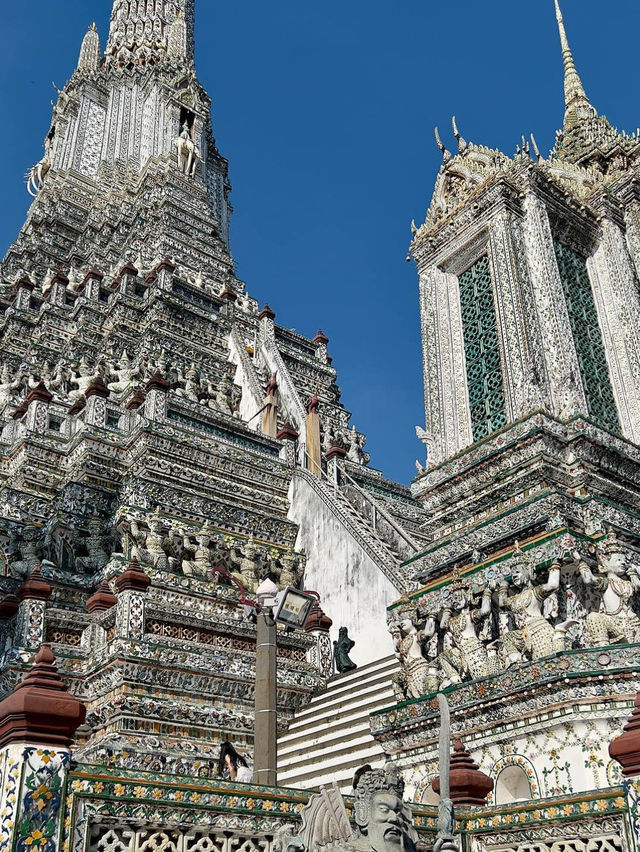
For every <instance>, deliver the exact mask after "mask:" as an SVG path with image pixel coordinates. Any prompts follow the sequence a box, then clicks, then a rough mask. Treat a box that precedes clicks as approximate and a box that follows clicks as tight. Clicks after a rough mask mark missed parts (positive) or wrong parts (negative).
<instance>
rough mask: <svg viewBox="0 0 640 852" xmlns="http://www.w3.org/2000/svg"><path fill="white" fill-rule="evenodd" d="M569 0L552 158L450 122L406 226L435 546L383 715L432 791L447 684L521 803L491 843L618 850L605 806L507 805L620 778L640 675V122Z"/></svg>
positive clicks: (472, 733) (502, 799)
mask: <svg viewBox="0 0 640 852" xmlns="http://www.w3.org/2000/svg"><path fill="white" fill-rule="evenodd" d="M549 10H550V11H551V3H550V0H549ZM555 13H556V18H557V24H558V28H559V33H560V42H561V50H562V60H563V66H564V94H565V115H564V122H563V126H562V130H560V131H559V132H558V134H557V137H556V143H555V146H554V148H553V150H552V151H551V153H550V155H549V157H547V158H544V157H543V156H542V155H541V154H540V152H539V150H538V146H537V144H536V141H535V139H534V138H533V137H532V138H531V140H530V141H527V140H526V139H524V138H522V140H521V142H520V144H519V145H518V146H517V148H516V153H515V155H514V156H508V155H506V154H504V153H502V152H501V151H497V150H493V149H489V148H487V147H484V146H482V145H478V144H474V143H471V142H468V141H467V140H465V139H464V138H463V137H462V135H461V133H460V132H459V130H458V126H457V123H456V121H455V119H454V120H453V135H454V139H455V150H454V151H453V152H451V151H449V150H448V149H447V147H446V146H445V145H444V144H443V142H442V138H441V136H440V134H439V132H438V131H437V130H436V141H437V144H438V147H439V148H440V150H441V152H442V156H443V163H442V167H441V169H440V173H439V175H438V178H437V181H436V187H435V192H434V195H433V199H432V202H431V205H430V207H429V210H428V213H427V216H426V221H425V222H424V224H422V225H421V226H420V227H416V226H415V225H414V226H413V241H412V243H411V254H412V257H413V258H414V259H415V261H416V265H417V269H418V274H419V278H420V310H421V320H422V336H423V364H424V383H425V417H426V430H425V431H424V433H423V432H422V430H418V431H419V434H420V435H421V436H422V437H423V439H424V442H425V445H426V448H427V465H426V469H425V470H424V472H423V473H421V474H420V475H419V476H418V477H417V479H416V480H415V481H414V484H413V494H414V496H415V497H416V499H417V500H418V501H419V502H420V503H421V505H422V506H423V508H424V509H425V511H426V513H427V516H428V517H427V520H426V521H425V523H423V525H422V532H423V533H426V534H427V535H428V536H429V538H430V543H429V546H428V547H427V548H426V549H425V551H424V552H423V553H422V554H421V555H420V556H419V557H417V558H415V559H414V560H413V561H412V563H411V564H412V567H413V571H414V577H415V579H416V580H418V581H420V582H421V583H422V584H423V588H422V589H420V591H418V592H416V593H415V594H412V595H410V596H408V597H405V598H404V599H402V600H400V601H398V602H397V603H396V604H394V605H393V606H392V607H391V608H390V612H389V623H390V629H391V630H392V632H393V634H394V636H395V637H396V647H397V648H398V652H399V654H400V656H401V658H402V659H403V672H402V674H401V677H400V678H399V680H398V682H397V685H396V686H397V696H398V698H399V699H400V700H401V703H400V704H398V705H397V706H395V707H393V708H388V709H387V710H384V711H380V712H379V713H377V714H374V716H373V717H372V728H373V732H374V735H375V737H376V739H377V740H378V742H379V743H380V744H381V745H382V746H383V747H384V749H385V751H386V752H387V753H388V754H393V755H394V756H396V757H398V758H399V760H400V762H401V764H402V765H403V766H404V768H405V778H406V779H407V781H408V783H410V784H411V785H412V788H413V790H414V795H415V798H416V799H422V801H434V800H435V793H434V791H433V788H432V786H431V780H432V777H433V775H434V774H435V771H436V757H437V741H436V733H437V725H438V714H437V708H436V707H435V706H434V702H433V693H435V692H436V691H438V690H448V691H449V702H450V704H451V708H452V720H453V726H454V729H455V731H456V732H457V733H458V734H459V735H460V736H461V737H462V738H463V739H464V744H465V747H466V749H467V751H468V752H469V753H471V755H473V759H474V760H475V761H476V763H477V764H479V765H480V769H481V770H482V771H483V772H484V773H485V775H486V776H490V778H491V779H492V781H493V782H494V785H495V786H494V790H493V791H492V792H491V793H490V802H491V803H493V805H494V806H495V807H498V806H500V807H503V808H504V807H509V806H514V807H515V806H516V805H517V806H518V807H519V808H520V807H521V808H522V811H521V812H517V811H515V810H514V811H513V812H512V816H510V818H509V820H505V819H503V818H502V817H500V816H496V817H495V822H493V823H492V822H491V821H489V822H488V823H487V822H485V823H484V825H494V826H502V829H501V830H500V831H498V829H495V832H494V834H493V835H487V836H486V840H480V839H478V841H477V843H478V846H477V848H479V849H485V848H492V847H494V846H496V847H498V848H505V849H506V848H509V849H511V848H514V849H515V848H529V847H528V846H526V845H524V846H519V845H518V844H519V843H524V841H525V839H526V840H527V841H528V842H529V841H536V842H539V843H540V844H541V845H540V846H539V847H538V846H536V848H547V846H546V845H545V844H547V840H549V839H550V838H552V837H554V836H555V837H556V838H568V837H572V838H575V839H576V842H578V843H583V842H587V841H585V840H583V839H580V838H585V837H589V838H591V840H590V841H589V842H590V843H591V844H592V845H593V848H594V849H595V848H603V849H604V848H608V846H607V844H608V843H609V842H610V841H609V838H610V833H609V832H610V831H611V830H612V829H611V826H612V822H611V821H610V820H604V821H602V822H598V821H594V820H593V819H589V820H587V822H586V824H585V825H583V826H582V827H580V826H579V823H576V824H575V826H574V827H573V829H571V830H570V829H569V828H564V829H562V828H559V827H555V828H553V827H550V826H549V825H546V826H544V827H543V826H542V825H541V826H540V827H539V828H530V829H527V831H528V833H527V834H526V837H525V835H524V834H522V835H517V834H514V832H513V831H511V829H509V828H508V827H507V825H508V824H510V823H515V822H519V821H521V822H523V823H526V822H528V821H529V816H528V815H527V814H528V813H529V812H528V811H526V806H525V804H524V803H533V802H535V801H536V800H538V799H539V800H544V799H548V798H550V797H554V796H560V795H563V794H567V795H568V794H586V793H587V792H588V791H595V790H607V789H609V788H610V787H612V786H614V785H615V784H617V783H618V782H619V780H620V772H621V769H620V765H619V764H618V762H617V761H616V760H614V759H612V756H610V754H609V750H608V749H609V744H610V742H611V741H612V739H614V738H615V737H616V736H617V735H618V734H619V733H620V730H621V728H622V725H623V724H624V721H625V720H626V718H627V717H628V715H629V713H630V710H631V707H632V705H633V701H634V698H635V695H636V693H637V692H638V689H639V688H640V665H639V660H640V655H639V649H640V617H639V616H640V608H639V606H638V591H640V520H639V517H638V513H637V507H638V505H639V502H640V446H639V444H640V283H639V278H638V275H639V272H640V242H639V240H638V236H639V230H638V228H639V225H640V221H639V219H638V214H639V212H640V208H639V206H638V201H639V195H638V192H639V188H640V182H639V178H640V138H639V136H638V134H633V135H628V134H626V133H623V132H619V131H617V130H616V129H614V128H613V127H612V126H611V125H610V123H609V122H608V121H607V119H605V118H604V117H602V116H600V115H599V114H598V112H597V111H596V109H595V108H594V106H593V105H592V104H591V103H590V101H589V99H588V97H587V95H586V93H585V90H584V87H583V85H582V82H581V80H580V77H579V75H578V72H577V70H576V64H575V62H574V57H573V54H572V51H571V49H570V46H569V41H568V38H567V33H566V29H565V24H564V20H563V16H562V12H561V9H560V7H559V5H558V2H557V0H555ZM459 751H460V756H459V765H460V767H467V768H469V767H470V765H471V762H472V761H471V758H470V757H469V754H467V753H466V752H465V753H464V754H466V758H465V757H464V754H462V752H463V749H462V747H460V749H459ZM612 755H613V752H612ZM465 760H466V761H467V762H466V763H465ZM476 768H477V767H476ZM485 780H486V779H485ZM432 797H433V798H432ZM621 801H622V800H621ZM572 808H573V805H570V804H569V803H567V804H566V810H565V813H566V814H570V813H573V810H572ZM543 810H544V809H543ZM543 810H540V809H538V810H537V811H535V808H534V812H537V813H538V815H540V814H542V813H543ZM587 811H588V808H586V806H585V810H584V811H583V812H584V813H587ZM554 813H561V810H559V809H558V806H557V804H556V806H555V808H554ZM550 818H551V819H552V818H553V817H550ZM491 819H493V817H492V818H491ZM546 819H549V818H546ZM476 825H477V823H476ZM624 831H625V829H624V828H623V827H622V822H620V824H619V825H618V828H616V829H615V830H614V835H615V834H616V832H617V836H620V837H621V838H622V837H623V836H624ZM554 832H555V835H554ZM518 838H520V839H518ZM622 842H623V841H622V840H620V843H622ZM576 848H582V847H581V846H577V847H576ZM616 848H618V847H616ZM620 848H626V847H620Z"/></svg>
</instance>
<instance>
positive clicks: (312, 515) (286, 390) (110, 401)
mask: <svg viewBox="0 0 640 852" xmlns="http://www.w3.org/2000/svg"><path fill="white" fill-rule="evenodd" d="M44 147H45V152H44V156H43V158H42V160H41V161H40V162H39V163H37V164H36V165H35V166H34V168H33V169H32V171H31V172H30V174H29V177H28V188H29V191H30V192H31V194H32V195H33V197H34V200H33V203H32V205H31V208H30V210H29V213H28V216H27V220H26V222H25V224H24V226H23V228H22V229H21V231H20V233H19V235H18V237H17V239H16V240H15V242H14V243H13V244H12V245H11V246H10V248H9V250H8V252H7V254H6V257H5V259H4V261H3V262H2V265H1V268H0V418H1V424H0V457H1V459H2V470H1V473H0V547H1V552H0V562H1V566H0V592H1V593H2V595H3V600H2V602H1V603H0V636H1V637H2V638H1V642H0V647H1V648H2V653H3V657H2V664H1V670H2V674H1V676H0V693H1V694H0V698H1V697H2V696H3V695H5V694H7V693H8V692H10V691H11V689H12V688H13V686H14V685H15V684H16V682H17V681H18V680H19V679H20V677H21V676H22V674H23V671H24V669H25V668H26V667H27V666H28V665H30V663H31V662H32V661H33V659H34V657H35V655H36V654H37V652H38V650H39V649H40V646H41V645H42V643H49V644H50V645H51V646H52V648H53V651H54V653H55V656H56V659H57V661H58V665H59V667H60V670H61V673H62V675H63V676H64V677H65V679H66V681H67V683H69V685H70V688H71V690H72V692H73V693H74V694H75V695H76V696H77V697H78V698H80V699H81V700H82V701H83V702H84V704H85V705H86V708H87V713H86V722H85V725H84V726H83V727H82V729H81V731H80V733H79V735H78V737H77V740H76V745H75V748H74V752H73V755H74V759H76V760H82V761H86V762H89V763H100V764H108V765H111V766H114V767H118V768H119V769H121V770H123V771H124V770H125V769H128V770H131V771H137V770H141V769H156V770H160V769H162V770H163V771H166V772H169V773H178V774H181V775H186V776H189V777H198V776H202V777H215V776H216V775H217V772H218V768H217V760H218V756H219V753H220V747H221V744H222V743H223V742H224V740H225V739H226V738H227V737H232V739H233V741H234V743H235V744H236V745H237V747H238V748H239V749H240V750H241V751H243V752H245V754H246V755H247V757H249V758H250V757H251V753H252V750H253V696H254V678H255V659H256V650H255V649H256V645H255V643H256V638H255V626H254V624H253V623H252V621H251V619H250V618H249V617H248V616H247V613H246V607H245V604H246V601H247V600H252V596H253V595H254V594H255V591H256V588H257V587H258V586H259V585H260V583H261V581H262V580H264V579H265V578H267V577H268V578H270V579H271V580H272V581H274V582H275V583H277V584H278V585H279V586H280V587H286V586H293V587H298V586H301V587H302V586H303V587H305V588H310V589H312V590H316V591H317V592H318V593H319V594H320V596H321V598H322V605H323V606H325V608H326V609H327V611H330V612H331V613H332V615H333V617H334V618H335V624H334V626H333V630H334V632H335V634H336V636H337V634H338V629H339V627H341V626H343V625H344V626H347V627H349V628H350V630H351V632H352V635H353V636H354V637H355V639H356V641H357V642H358V644H359V650H358V651H357V652H356V659H358V654H359V655H360V661H366V660H367V659H368V658H372V657H373V658H375V657H376V656H380V655H382V654H383V653H384V651H385V646H386V650H387V651H390V650H391V642H390V640H389V637H388V636H387V635H386V634H385V632H384V630H382V631H381V630H380V626H379V625H380V622H381V621H383V620H384V607H385V603H386V601H388V600H390V599H393V598H394V597H396V596H397V595H398V594H402V593H403V592H404V591H406V590H407V588H408V585H407V580H406V577H405V575H404V574H403V573H402V572H401V571H400V565H401V563H402V561H403V559H404V558H405V557H406V556H408V555H410V554H412V553H416V552H418V551H419V550H420V549H421V548H420V546H419V545H418V544H417V543H416V541H415V540H414V536H413V534H412V533H411V532H410V531H407V529H406V528H405V527H406V526H408V527H409V530H410V529H411V528H412V527H413V528H416V530H417V527H418V526H419V524H418V520H417V519H418V518H419V517H420V514H421V510H420V508H419V506H418V505H417V504H416V503H415V501H413V499H412V498H411V496H410V493H409V489H408V488H406V487H403V486H400V485H397V484H395V483H391V482H388V481H387V480H385V479H384V477H383V476H382V474H381V473H379V472H378V471H375V470H373V469H369V467H368V462H369V455H368V453H366V452H365V451H364V449H363V447H364V444H365V436H364V435H363V434H361V433H359V432H358V431H357V430H356V429H355V427H353V426H352V425H351V424H350V414H349V412H348V411H347V410H346V409H345V407H344V405H343V404H342V403H341V401H340V389H339V387H338V385H337V374H336V370H335V368H334V367H333V366H332V359H331V356H330V355H329V354H328V343H329V340H328V338H327V337H326V336H325V335H324V334H323V333H322V332H318V333H317V334H316V335H315V337H313V338H307V337H304V336H302V335H300V334H297V333H296V332H294V331H292V330H289V329H285V328H282V327H281V326H279V325H277V324H276V322H275V313H274V312H273V311H272V310H271V309H270V308H269V307H268V306H267V307H265V308H263V309H262V310H261V311H259V310H258V306H257V304H256V302H255V301H254V300H253V299H251V298H250V296H249V295H248V294H247V293H246V290H245V285H244V283H243V282H241V281H240V280H238V278H237V277H236V275H235V272H234V264H233V258H232V256H231V253H230V250H229V212H230V206H229V201H228V195H229V191H230V185H229V180H228V168H227V161H226V160H225V159H224V158H223V157H222V156H221V155H220V153H219V152H218V150H217V147H216V144H215V141H214V138H213V134H212V122H211V102H210V99H209V97H208V95H207V93H206V92H205V90H204V89H203V87H202V86H201V85H200V83H199V82H198V79H197V77H196V73H195V70H194V2H193V0H114V3H113V10H112V14H111V25H110V31H109V38H108V40H107V44H106V48H105V50H104V53H103V52H102V50H101V45H100V38H99V34H98V32H97V29H96V27H95V25H92V26H91V28H90V29H89V31H88V32H87V34H86V36H85V38H84V40H83V42H82V46H81V50H80V57H79V60H78V64H77V67H76V69H75V71H74V72H73V74H72V76H71V78H70V80H69V82H68V83H67V84H66V85H65V87H64V89H63V90H62V91H60V92H59V98H58V101H57V104H56V105H55V107H54V110H53V117H52V122H51V128H50V130H49V132H48V134H47V136H46V140H45V145H44ZM403 519H404V520H403ZM415 535H416V536H418V537H419V530H417V531H416V533H415ZM357 582H361V583H362V584H363V586H364V587H365V588H366V589H367V593H368V595H369V599H368V601H367V605H366V606H364V607H363V606H362V602H361V601H358V600H356V599H355V598H354V597H353V595H351V594H350V590H352V589H353V586H354V584H355V583H357ZM376 614H377V618H376ZM330 626H331V619H330V618H328V617H326V616H324V615H323V613H322V612H321V611H320V610H319V609H318V610H316V612H315V613H314V616H313V619H312V620H311V621H310V623H309V630H308V631H307V632H297V633H287V634H283V635H282V636H281V637H280V638H279V655H280V663H279V667H278V707H279V724H280V728H281V729H284V728H286V725H287V722H288V720H289V719H290V718H291V716H292V713H293V711H294V709H295V708H296V707H298V706H300V705H301V704H303V703H305V702H306V701H307V700H308V698H309V697H310V695H311V693H312V692H313V691H314V689H316V688H317V687H318V685H320V684H322V683H323V682H324V681H325V680H326V678H327V677H328V676H329V675H330V674H331V672H332V653H331V652H332V647H331V642H330V640H329V628H330ZM49 656H50V655H49V652H45V653H44V657H43V658H42V659H43V661H44V660H48V659H49ZM49 664H50V662H46V663H45V662H43V665H45V666H46V665H49ZM0 839H6V838H3V835H2V834H1V833H0ZM118 848H119V847H118Z"/></svg>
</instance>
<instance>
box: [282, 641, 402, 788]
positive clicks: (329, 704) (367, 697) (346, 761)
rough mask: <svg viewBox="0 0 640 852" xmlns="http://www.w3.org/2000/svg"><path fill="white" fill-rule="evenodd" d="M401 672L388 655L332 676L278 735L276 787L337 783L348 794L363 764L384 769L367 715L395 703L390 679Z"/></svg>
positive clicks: (380, 752)
mask: <svg viewBox="0 0 640 852" xmlns="http://www.w3.org/2000/svg"><path fill="white" fill-rule="evenodd" d="M398 668H399V666H398V662H397V660H396V659H395V658H394V657H385V658H384V659H381V660H376V661H374V662H373V663H369V664H367V665H366V666H362V667H361V668H359V669H355V670H354V671H351V672H347V673H346V674H343V675H336V676H335V677H334V678H332V679H331V680H330V681H329V683H328V684H327V688H326V689H325V690H324V691H323V692H321V693H319V694H318V695H316V696H314V698H313V699H312V700H311V701H310V702H309V704H308V705H306V707H305V708H304V709H302V710H300V711H299V712H298V713H296V715H295V717H294V719H293V720H292V722H291V724H290V726H289V730H288V732H287V733H286V734H284V735H283V736H282V737H280V739H279V741H278V783H279V784H282V785H284V786H291V787H298V788H300V789H311V788H317V787H318V786H319V785H320V784H325V783H330V782H332V781H335V782H336V783H337V784H338V785H339V786H340V788H341V789H342V790H343V791H345V792H347V791H349V790H350V788H351V782H352V780H353V775H354V773H355V770H356V769H357V768H358V767H359V766H362V765H363V764H365V763H371V764H373V765H382V763H384V759H385V758H384V754H383V752H382V749H381V748H380V746H379V745H378V744H377V743H376V742H375V740H374V739H373V737H372V736H371V729H370V726H369V715H370V714H371V713H372V712H373V711H374V710H377V709H381V708H382V707H387V706H389V705H390V704H393V703H394V700H395V699H394V694H393V688H392V677H393V675H394V673H395V672H396V671H397V670H398Z"/></svg>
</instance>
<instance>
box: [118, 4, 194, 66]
mask: <svg viewBox="0 0 640 852" xmlns="http://www.w3.org/2000/svg"><path fill="white" fill-rule="evenodd" d="M194 6H195V0H114V2H113V10H112V12H111V24H110V28H109V41H108V42H107V49H106V51H105V57H106V60H107V63H108V64H109V63H110V62H114V61H115V62H119V63H120V64H124V63H126V60H128V59H134V60H135V61H136V62H137V63H138V64H147V63H148V64H153V63H155V62H158V61H162V60H163V59H165V58H167V57H169V58H171V59H174V60H182V61H184V62H186V63H187V64H191V63H192V62H193V58H194V35H193V33H194Z"/></svg>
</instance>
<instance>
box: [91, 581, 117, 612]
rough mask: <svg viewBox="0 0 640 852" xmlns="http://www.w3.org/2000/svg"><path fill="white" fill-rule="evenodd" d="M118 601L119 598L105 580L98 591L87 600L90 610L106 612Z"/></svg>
mask: <svg viewBox="0 0 640 852" xmlns="http://www.w3.org/2000/svg"><path fill="white" fill-rule="evenodd" d="M117 603H118V598H117V597H116V596H115V595H114V594H113V592H112V591H111V589H110V588H109V583H108V582H107V581H106V580H103V581H102V583H100V585H99V586H98V588H97V589H96V591H95V592H94V593H93V594H92V595H91V597H90V598H89V599H88V600H87V609H88V610H89V612H106V611H107V610H108V609H111V607H112V606H115V605H116V604H117Z"/></svg>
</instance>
